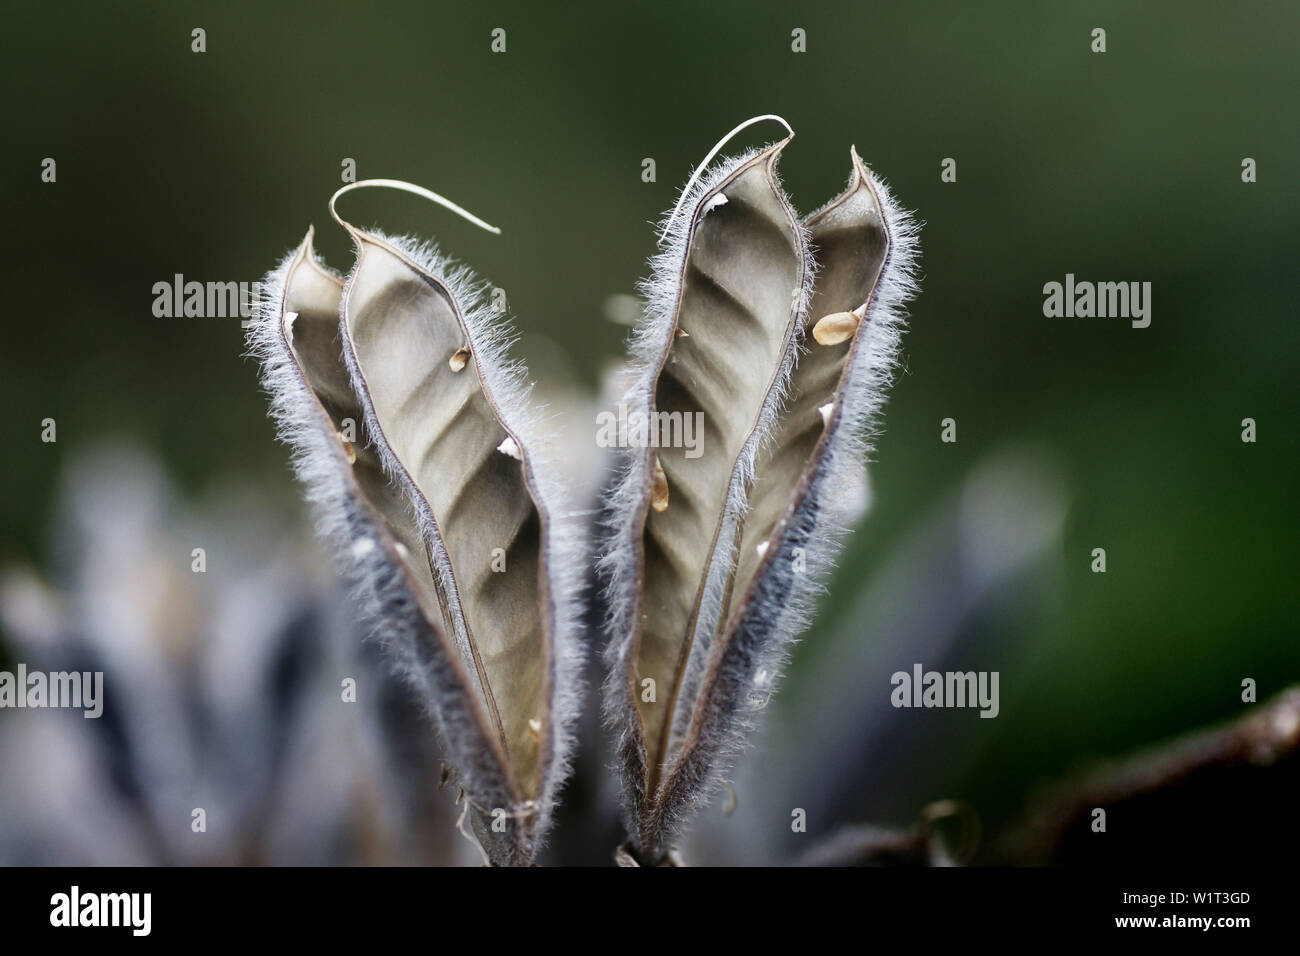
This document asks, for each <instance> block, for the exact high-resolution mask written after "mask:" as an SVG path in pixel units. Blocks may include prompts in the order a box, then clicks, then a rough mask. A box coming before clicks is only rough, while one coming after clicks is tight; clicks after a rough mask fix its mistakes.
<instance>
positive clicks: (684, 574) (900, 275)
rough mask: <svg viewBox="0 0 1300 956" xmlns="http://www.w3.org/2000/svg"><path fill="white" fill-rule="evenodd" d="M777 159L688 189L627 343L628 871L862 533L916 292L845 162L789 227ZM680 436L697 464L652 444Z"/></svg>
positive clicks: (729, 753) (726, 166) (622, 508)
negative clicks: (843, 180) (692, 433)
mask: <svg viewBox="0 0 1300 956" xmlns="http://www.w3.org/2000/svg"><path fill="white" fill-rule="evenodd" d="M751 122H753V121H751ZM782 122H784V121H782ZM743 125H748V124H743ZM743 125H742V127H738V128H737V129H740V128H743ZM787 129H788V127H787ZM734 132H735V131H733V134H734ZM730 135H732V134H729V136H730ZM791 135H793V134H791ZM789 141H790V140H789V138H787V139H786V140H783V141H781V142H779V143H777V144H775V145H772V146H769V147H767V148H766V149H763V150H758V151H753V152H748V153H745V154H744V155H742V156H740V157H738V158H735V159H729V160H721V161H719V162H718V163H717V164H716V165H715V166H714V167H713V169H712V171H711V172H709V173H707V174H705V175H701V176H698V177H695V178H693V180H692V182H691V183H688V185H687V187H686V189H685V190H684V191H683V194H682V197H681V200H680V201H679V202H678V204H677V208H676V209H675V210H674V211H673V213H672V214H670V215H669V217H668V219H667V221H666V222H665V224H664V243H665V250H664V251H663V252H662V253H661V254H660V255H658V256H657V257H655V259H654V260H653V261H652V275H651V277H650V278H649V279H648V280H647V281H646V282H645V283H644V286H643V292H644V294H645V296H646V300H647V304H646V309H645V315H644V319H643V321H642V323H641V324H640V326H639V327H638V328H637V330H636V331H635V333H634V336H633V353H634V361H635V363H636V366H637V369H638V374H637V376H636V379H635V384H634V385H633V387H632V388H631V389H630V390H629V393H628V395H627V396H626V399H625V402H626V405H627V407H628V409H629V411H628V417H629V418H632V417H633V416H644V420H646V421H647V422H649V423H650V425H649V429H648V437H649V441H647V442H646V443H645V446H644V447H632V448H629V449H627V452H626V455H625V457H624V459H623V460H622V461H621V463H620V471H619V474H618V476H617V479H616V480H615V481H614V482H613V483H612V485H611V490H610V492H609V493H608V495H607V497H606V500H605V502H604V512H605V513H604V522H603V524H604V528H603V538H602V542H601V557H600V565H599V567H600V572H601V577H602V583H603V594H604V601H605V604H606V618H607V629H608V641H609V642H608V645H607V649H606V658H607V665H608V669H609V673H608V676H607V681H606V688H605V691H606V693H605V711H606V719H607V721H608V722H609V723H610V724H611V725H612V727H613V728H614V730H615V732H616V734H617V748H618V753H619V762H620V767H621V772H622V776H623V785H624V786H623V789H624V804H625V815H626V818H627V826H628V829H629V832H630V833H631V836H632V845H631V848H630V849H631V852H629V851H624V852H623V854H622V855H621V857H620V859H624V860H627V859H634V860H637V861H639V862H641V863H643V864H647V865H652V864H661V863H663V862H664V861H665V860H666V859H670V856H669V851H670V849H671V847H670V843H671V840H672V838H673V836H674V834H675V833H676V832H677V831H678V830H679V829H680V828H681V826H682V825H683V824H684V822H685V821H686V819H687V817H688V815H689V813H690V811H691V810H692V809H693V808H695V807H697V806H698V805H700V804H701V803H702V802H703V801H705V800H706V799H707V798H708V796H709V795H710V794H711V792H712V791H713V790H714V789H715V787H716V786H717V785H718V784H719V783H720V782H721V776H722V774H723V773H724V772H725V771H726V770H727V768H728V766H729V765H730V762H731V760H732V759H733V758H734V756H735V754H736V752H737V751H738V750H739V748H740V747H741V746H742V745H743V742H744V738H745V734H746V732H747V730H748V729H749V728H750V726H751V723H752V719H753V717H754V716H755V715H756V713H757V712H758V711H760V710H761V709H762V708H763V706H764V705H765V704H766V702H767V699H768V698H769V696H770V694H771V693H772V691H773V689H774V686H775V683H776V681H777V678H778V677H779V675H780V672H781V669H782V665H783V662H784V658H785V655H786V652H787V649H788V647H789V645H790V643H791V642H792V640H793V639H794V637H795V636H796V635H797V634H798V632H799V631H800V630H801V629H802V628H803V627H804V625H805V623H806V620H807V616H808V614H809V611H810V609H811V605H812V599H813V597H814V596H815V594H816V593H817V591H818V590H819V589H820V588H821V587H822V582H823V581H824V578H825V573H826V570H827V569H828V567H829V565H830V562H831V560H832V558H833V555H834V552H835V549H836V547H837V542H838V541H839V540H840V538H841V536H842V533H843V531H844V528H845V526H846V525H847V524H848V523H851V522H852V521H853V520H854V519H855V517H856V516H855V515H853V514H851V513H850V512H849V511H848V509H847V506H846V503H847V502H849V501H854V500H857V499H859V498H860V494H858V493H857V492H856V489H855V486H859V487H860V483H861V480H862V469H863V467H864V458H865V452H866V450H867V447H868V445H867V443H868V440H869V438H870V435H871V432H872V429H873V426H874V424H875V422H876V419H877V416H878V413H879V411H880V409H881V407H882V405H883V402H884V396H885V391H886V389H887V387H888V385H889V383H890V380H891V376H892V370H893V366H894V362H895V355H896V351H897V347H898V339H899V334H900V328H901V322H902V312H901V309H902V305H903V303H904V301H905V300H906V299H907V298H908V296H909V295H910V294H911V293H912V289H913V283H912V278H911V276H912V272H913V261H914V256H915V252H914V249H915V239H916V230H915V227H914V226H913V224H912V220H911V219H910V217H909V216H908V215H907V214H905V213H903V212H902V211H900V210H899V209H898V208H897V207H896V206H895V205H894V203H893V201H892V200H891V198H890V196H889V193H888V192H887V191H886V189H885V187H884V186H883V184H882V183H881V182H880V181H879V180H877V179H876V178H875V177H874V176H873V175H872V174H871V172H870V171H869V170H868V169H867V168H866V166H865V165H864V164H863V163H862V160H861V159H860V158H859V157H858V155H857V152H856V151H852V152H851V161H852V175H851V179H850V182H849V185H848V188H847V189H846V190H845V192H844V193H843V194H842V195H840V196H839V197H837V198H836V199H834V200H833V201H831V202H830V203H829V204H827V205H826V206H825V207H823V208H822V209H820V210H819V211H818V212H816V213H814V214H813V215H811V216H810V217H808V219H807V220H805V221H804V222H802V223H801V222H799V221H798V219H797V218H796V216H795V214H794V212H793V211H792V209H791V208H790V204H789V203H788V201H787V200H786V198H785V196H784V194H783V193H782V191H781V187H780V185H779V183H778V181H777V177H776V171H775V167H776V161H777V158H778V156H779V155H780V153H781V151H782V150H783V149H784V148H785V146H786V144H787V143H788V142H789ZM723 142H724V143H725V139H724V141H723ZM721 145H722V144H719V147H718V148H715V149H714V152H713V153H711V154H710V157H709V158H708V159H706V160H705V163H704V165H703V166H702V167H701V168H704V166H707V165H708V163H709V160H710V159H712V157H713V155H715V154H716V153H717V152H718V149H719V148H720V147H721ZM682 333H685V335H683V334H682ZM686 416H692V417H693V418H694V420H695V421H697V422H699V423H700V427H699V428H697V432H699V433H700V434H701V436H702V440H701V441H699V442H697V443H696V444H695V446H694V447H681V444H680V443H678V442H675V441H673V440H672V439H671V438H667V437H665V436H666V435H671V434H672V429H673V428H678V429H682V431H683V432H685V431H686V430H685V429H683V428H682V424H681V421H682V420H684V419H685V417H686ZM656 446H657V447H656Z"/></svg>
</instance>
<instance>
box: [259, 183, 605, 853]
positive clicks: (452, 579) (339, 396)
mask: <svg viewBox="0 0 1300 956" xmlns="http://www.w3.org/2000/svg"><path fill="white" fill-rule="evenodd" d="M365 185H385V186H394V187H396V188H402V189H406V190H407V191H410V192H416V193H418V194H420V195H424V196H426V197H427V198H431V199H434V200H435V201H438V202H441V203H442V204H444V205H448V206H450V204H449V203H447V202H446V201H445V200H442V199H441V197H438V196H436V195H434V194H431V193H427V192H426V191H424V190H421V189H419V188H418V187H411V186H408V185H406V184H402V183H396V182H392V181H387V180H371V181H366V182H362V183H356V184H353V185H352V186H349V187H345V188H344V189H343V190H340V192H339V194H336V196H335V199H337V198H338V195H340V194H341V193H343V192H346V191H348V190H349V189H351V188H356V187H360V186H365ZM330 208H331V212H333V211H334V201H333V200H331V203H330ZM452 208H456V207H452ZM457 211H458V212H461V213H462V214H463V215H466V216H467V218H471V219H472V218H473V217H469V216H468V214H465V213H463V211H462V210H459V209H457ZM334 215H335V218H336V219H337V220H338V222H339V223H340V225H342V226H343V227H344V228H345V229H346V230H347V231H348V232H349V234H350V235H351V236H352V239H353V241H354V243H355V246H356V256H357V258H356V263H355V265H354V266H353V268H352V271H351V273H350V274H349V275H348V276H347V278H346V280H344V279H343V278H342V277H340V276H339V275H337V274H335V273H333V272H331V271H330V270H329V269H327V268H326V267H325V266H324V265H322V264H321V263H320V262H319V261H318V259H317V257H316V255H315V253H314V252H313V249H312V233H311V232H308V234H307V237H306V239H304V241H303V243H302V245H301V246H300V247H299V248H298V249H297V250H296V251H295V252H293V253H292V254H290V255H289V256H288V257H287V258H286V259H285V260H284V261H283V262H282V263H281V264H280V266H279V267H278V268H277V269H276V270H275V271H273V272H272V273H271V274H270V275H269V276H268V279H267V283H266V289H267V292H266V295H265V299H264V301H263V303H262V305H261V309H260V316H259V319H258V321H257V322H256V323H255V324H254V325H253V326H252V328H251V329H250V332H249V344H250V348H251V351H252V352H253V354H255V355H256V356H257V357H258V359H259V360H260V362H261V364H262V377H263V383H264V385H265V387H266V389H267V390H268V392H269V393H270V395H271V411H272V416H273V417H274V419H275V420H276V422H277V424H278V426H279V433H280V435H281V437H282V439H283V440H284V441H286V442H287V443H288V444H290V445H291V446H292V447H293V451H294V455H293V457H294V465H295V468H296V471H297V474H298V477H299V479H300V480H301V482H302V484H303V486H304V487H305V490H306V495H307V497H308V498H309V499H310V500H311V502H312V504H313V505H314V506H315V510H316V513H317V516H318V523H319V525H320V528H321V531H322V533H323V534H324V535H325V536H326V537H327V539H328V540H329V541H330V542H331V543H332V544H333V546H334V548H335V550H336V552H337V554H338V556H339V558H340V561H341V564H342V566H343V568H344V570H345V573H346V575H347V577H348V579H349V583H350V584H351V587H352V590H353V593H354V594H355V595H356V599H357V602H358V605H359V610H360V612H361V613H362V615H363V616H364V617H365V619H366V620H367V621H368V623H369V626H370V628H371V629H372V630H373V632H374V634H375V635H376V637H377V638H378V639H379V640H381V641H382V642H383V643H384V644H385V645H386V646H387V647H388V648H389V649H390V651H391V653H392V654H393V655H394V656H395V658H396V659H397V660H398V662H399V663H400V665H401V668H402V670H403V672H404V673H405V674H406V676H407V677H408V679H409V680H410V682H411V683H412V684H413V685H414V686H415V687H416V689H417V691H418V693H419V695H420V697H421V699H422V700H423V701H424V702H425V704H426V705H427V708H428V710H429V712H430V714H431V715H432V717H433V718H434V722H435V724H436V726H437V728H438V730H439V732H440V734H441V736H442V738H443V746H444V748H445V750H446V753H447V755H448V760H449V763H450V765H451V769H452V770H453V771H454V774H455V780H454V782H455V783H456V784H457V785H459V786H460V787H461V788H462V789H463V791H464V794H465V798H466V801H467V813H468V818H469V820H470V821H471V822H472V824H473V826H474V830H475V833H476V835H477V837H478V841H479V843H480V844H481V846H482V847H483V848H484V849H485V850H486V853H487V855H488V857H490V859H491V861H492V862H493V863H497V864H527V863H529V862H531V861H532V860H533V859H534V857H535V855H536V852H537V850H538V848H539V846H540V844H541V841H542V840H543V838H544V837H545V834H546V831H547V828H548V826H549V824H550V820H551V815H552V811H553V808H554V803H555V800H556V794H557V791H558V789H559V786H560V784H561V782H562V780H563V778H564V776H565V774H566V773H567V767H568V758H569V751H570V747H571V726H572V723H573V721H574V719H575V717H576V712H577V707H578V696H579V694H578V687H577V681H578V677H579V676H578V674H577V672H576V671H577V662H578V652H577V629H578V622H579V620H580V609H579V607H578V606H577V600H578V598H577V595H579V594H580V592H581V568H582V556H581V554H580V553H579V552H580V547H581V540H582V538H581V532H580V529H579V528H577V527H576V526H575V525H574V523H573V519H572V516H571V512H570V511H569V509H568V507H567V506H566V505H565V503H564V499H563V489H562V487H561V485H562V482H560V481H559V480H558V479H557V477H556V473H555V471H554V468H553V466H552V465H551V464H550V462H548V460H547V458H546V440H545V438H544V437H543V435H542V431H541V426H540V420H539V417H538V415H537V413H536V412H535V410H533V409H532V408H531V407H530V405H529V389H528V387H527V385H526V384H525V379H524V371H523V369H522V367H521V366H519V365H518V364H517V363H515V362H513V361H511V360H510V359H509V358H508V356H507V348H508V345H509V341H510V332H509V329H508V327H507V326H506V324H505V318H504V316H502V315H500V314H499V312H498V311H497V310H496V309H495V308H494V307H493V305H492V304H491V303H490V302H489V301H488V297H487V295H486V292H487V287H486V286H485V285H484V284H483V283H481V282H479V281H477V280H476V279H475V278H474V277H473V275H472V274H471V273H470V271H469V270H468V269H466V268H465V267H463V266H458V265H455V264H454V263H452V262H450V261H449V260H448V259H446V258H445V257H443V256H442V255H441V254H439V253H438V251H437V250H436V248H434V247H432V246H430V245H421V244H418V243H416V242H413V241H411V240H407V239H395V238H390V237H386V236H383V235H380V234H377V233H372V232H367V231H365V230H362V229H358V228H356V227H354V226H352V225H351V224H349V223H348V222H346V221H345V220H343V219H342V218H340V217H339V216H338V214H337V213H335V214H334ZM475 221H476V222H477V220H475ZM480 224H481V225H486V224H482V223H480ZM488 228H491V227H488Z"/></svg>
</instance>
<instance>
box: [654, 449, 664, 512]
mask: <svg viewBox="0 0 1300 956" xmlns="http://www.w3.org/2000/svg"><path fill="white" fill-rule="evenodd" d="M650 507H651V508H653V509H654V510H655V511H657V512H659V513H661V514H662V513H663V512H665V511H667V510H668V476H667V475H666V474H664V466H663V465H661V464H659V456H658V455H655V467H654V474H653V476H652V478H651V481H650Z"/></svg>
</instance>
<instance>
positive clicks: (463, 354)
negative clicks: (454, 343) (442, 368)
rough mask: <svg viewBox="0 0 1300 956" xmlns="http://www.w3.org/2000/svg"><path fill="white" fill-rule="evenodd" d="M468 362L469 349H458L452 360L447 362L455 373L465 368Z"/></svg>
mask: <svg viewBox="0 0 1300 956" xmlns="http://www.w3.org/2000/svg"><path fill="white" fill-rule="evenodd" d="M468 361H469V349H457V350H456V351H455V352H453V353H451V358H449V359H448V360H447V364H448V365H450V366H451V370H452V371H453V372H459V371H460V370H461V369H463V368H464V367H465V363H466V362H468Z"/></svg>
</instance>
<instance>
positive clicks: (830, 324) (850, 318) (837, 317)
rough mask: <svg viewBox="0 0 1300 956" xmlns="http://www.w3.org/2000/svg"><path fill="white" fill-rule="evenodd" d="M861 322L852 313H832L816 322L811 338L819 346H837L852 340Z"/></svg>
mask: <svg viewBox="0 0 1300 956" xmlns="http://www.w3.org/2000/svg"><path fill="white" fill-rule="evenodd" d="M861 321H862V320H861V319H859V318H858V317H857V315H856V314H855V313H853V312H832V313H831V314H830V315H824V316H822V317H821V318H820V319H818V320H817V324H816V325H814V326H813V338H815V339H816V340H817V341H818V343H819V344H821V345H839V344H840V343H841V342H847V341H848V340H849V339H851V338H853V333H854V332H856V331H857V330H858V323H859V322H861Z"/></svg>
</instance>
